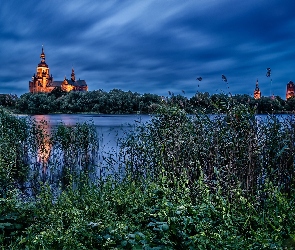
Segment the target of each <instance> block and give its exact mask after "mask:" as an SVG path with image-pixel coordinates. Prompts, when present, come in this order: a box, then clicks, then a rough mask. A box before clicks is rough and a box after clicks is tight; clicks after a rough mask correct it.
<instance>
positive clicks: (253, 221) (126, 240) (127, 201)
mask: <svg viewBox="0 0 295 250" xmlns="http://www.w3.org/2000/svg"><path fill="white" fill-rule="evenodd" d="M3 117H5V119H7V121H9V119H11V123H7V122H5V123H2V127H1V129H2V130H3V131H4V129H6V130H8V128H4V127H5V124H12V126H10V128H9V129H11V130H12V131H16V132H17V131H19V133H20V134H21V135H22V133H23V132H24V131H27V132H25V133H26V134H24V135H23V137H21V136H20V135H18V137H17V138H19V139H20V138H23V140H20V142H21V143H23V144H21V145H23V146H26V147H29V148H31V149H30V150H31V151H30V150H23V151H21V152H23V154H17V153H16V152H18V151H16V148H17V147H16V146H13V145H15V144H14V143H15V142H14V141H13V140H10V139H9V138H8V137H7V136H4V135H3V134H2V137H1V143H2V144H1V150H2V151H1V152H4V147H2V146H3V145H8V144H7V143H10V144H9V145H11V146H10V148H11V151H12V152H9V150H8V149H6V151H5V152H7V154H10V156H11V157H12V158H11V159H14V161H8V160H9V159H10V158H8V157H4V156H3V154H1V157H2V158H1V164H2V165H0V167H1V171H2V172H1V174H2V175H3V176H5V173H6V169H9V167H10V168H11V169H16V170H15V172H17V170H18V169H24V170H25V171H23V173H24V174H23V176H26V178H27V179H25V181H27V182H28V181H31V182H32V181H33V179H34V178H35V180H38V181H35V182H34V183H35V184H34V185H36V188H35V190H36V191H35V193H34V196H31V198H30V199H25V200H23V199H22V196H21V195H20V194H22V192H23V190H22V189H19V187H20V186H21V185H19V186H18V185H12V184H13V183H18V180H19V179H18V178H19V177H18V175H17V176H13V175H10V180H11V184H10V185H6V186H5V187H6V188H3V187H2V198H0V232H2V234H0V246H1V247H2V248H3V249H294V247H295V206H294V200H295V198H294V197H295V192H294V134H295V130H294V120H292V119H285V120H278V119H277V118H276V117H275V116H271V115H270V116H266V117H265V119H262V120H257V119H256V117H255V110H251V109H250V108H249V107H247V106H244V105H234V103H232V102H229V103H225V104H224V107H223V108H222V114H216V115H212V116H208V115H205V114H202V113H200V112H198V113H196V114H194V115H188V114H187V113H185V112H184V111H183V110H180V109H178V108H171V107H162V108H161V109H160V110H159V114H158V115H157V116H154V117H153V118H152V120H151V121H150V122H148V123H147V124H144V125H143V126H139V127H137V130H136V131H135V133H131V134H130V135H129V136H128V137H127V138H125V139H122V144H121V156H120V159H121V162H120V164H121V166H120V168H119V171H120V172H119V173H114V174H113V175H108V176H104V178H101V179H99V180H98V179H96V176H95V175H94V174H91V173H97V172H99V171H97V170H98V169H99V168H101V166H96V165H95V162H94V161H95V155H97V152H95V150H97V147H98V145H97V135H96V133H95V131H94V130H93V129H92V127H91V126H90V125H89V124H88V125H87V124H80V125H77V126H75V127H67V126H64V125H62V126H60V127H58V128H57V129H55V130H53V131H52V132H50V133H47V134H46V133H44V132H42V131H43V129H44V128H46V126H48V125H47V124H46V123H44V124H31V125H30V126H28V125H27V123H25V122H23V121H22V120H19V119H17V120H15V118H14V117H11V116H10V115H8V114H3ZM1 119H4V118H1ZM25 126H26V127H25ZM18 127H21V128H22V129H20V130H18V129H17V128H18ZM24 128H26V129H25V130H24ZM46 131H48V129H46ZM14 133H15V132H11V134H14ZM14 138H15V137H14ZM5 143H6V144H5ZM18 143H19V141H18ZM46 143H49V145H51V147H47V146H46ZM17 145H19V144H17ZM18 150H19V149H18ZM26 152H28V153H29V156H30V157H29V159H30V162H27V160H26V161H23V163H24V165H20V166H25V167H24V168H19V165H17V164H15V165H12V167H11V165H10V163H11V162H16V159H18V158H19V156H27V154H26ZM40 153H44V154H40ZM33 156H34V157H33ZM38 156H41V157H39V158H38ZM13 157H14V158H13ZM21 159H27V157H21ZM32 159H33V160H32ZM114 160H115V159H114ZM110 162H112V161H110ZM4 163H5V164H4ZM26 164H33V165H34V166H35V169H33V171H32V172H30V171H28V169H27V166H28V165H26ZM110 167H112V166H110ZM93 170H94V172H93ZM11 172H12V171H11ZM30 173H31V174H30ZM32 173H33V174H32ZM6 174H7V173H6ZM32 178H33V179H32ZM3 183H4V182H3ZM54 183H63V184H62V185H61V186H60V189H59V190H60V192H59V193H58V195H56V193H55V192H54V190H53V188H52V186H53V184H54ZM1 185H2V184H1ZM56 185H59V184H56Z"/></svg>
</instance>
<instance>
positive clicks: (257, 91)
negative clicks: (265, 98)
mask: <svg viewBox="0 0 295 250" xmlns="http://www.w3.org/2000/svg"><path fill="white" fill-rule="evenodd" d="M260 97H261V92H260V89H259V86H258V79H257V80H256V88H255V90H254V98H255V99H260Z"/></svg>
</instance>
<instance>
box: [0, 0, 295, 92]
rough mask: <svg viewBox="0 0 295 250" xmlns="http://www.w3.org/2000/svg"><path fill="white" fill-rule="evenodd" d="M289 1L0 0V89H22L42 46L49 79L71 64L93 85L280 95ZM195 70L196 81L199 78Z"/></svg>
mask: <svg viewBox="0 0 295 250" xmlns="http://www.w3.org/2000/svg"><path fill="white" fill-rule="evenodd" d="M294 9H295V2H292V1H288V2H284V3H282V2H281V1H279V0H269V1H266V0H262V1H258V2H257V1H254V0H249V1H233V0H218V1H217V0H201V1H195V0H187V1H178V0H149V1H131V0H126V1H114V0H110V1H90V0H85V1H78V0H73V1H69V0H67V1H57V0H51V1H46V2H45V1H39V2H36V1H32V0H28V1H25V2H22V1H18V2H15V1H3V3H1V8H0V43H1V47H0V63H1V67H0V79H1V80H0V83H1V84H0V93H16V94H18V95H20V94H23V93H25V92H28V81H29V80H30V79H31V77H32V75H33V74H34V73H35V70H36V66H37V64H38V62H39V55H40V51H41V45H42V44H44V49H45V53H46V62H47V63H48V65H49V67H50V73H52V74H53V77H54V78H55V79H56V80H61V79H63V78H64V76H65V75H67V76H69V75H70V73H71V68H72V67H74V68H75V72H76V75H77V77H78V78H79V77H80V78H81V79H85V80H86V81H87V83H88V85H89V89H90V90H94V89H104V90H106V91H108V90H110V89H113V88H120V89H122V90H125V91H128V90H131V91H137V92H140V93H144V92H150V93H156V94H159V95H167V91H172V92H174V93H175V94H177V93H179V94H180V93H181V90H185V92H186V94H187V95H188V96H191V95H193V94H194V93H195V92H196V91H208V92H209V93H211V94H213V93H215V92H219V91H227V86H224V83H223V82H222V81H221V74H225V75H226V76H227V78H228V81H229V86H230V91H231V92H232V93H233V94H243V93H245V94H253V90H254V88H255V83H256V79H257V78H258V79H259V84H260V88H261V90H262V94H263V95H269V79H268V78H266V76H265V69H266V67H271V68H272V72H273V74H272V80H273V86H272V88H273V91H274V93H275V94H276V95H280V96H282V97H284V95H285V87H286V83H287V82H288V81H290V80H293V81H294V80H295V70H294V65H295V62H294V60H295V59H294V58H295V47H294V42H295V33H294V29H295V17H294V13H293V12H294ZM198 76H202V77H203V81H202V82H201V83H199V84H198V82H197V81H196V77H198Z"/></svg>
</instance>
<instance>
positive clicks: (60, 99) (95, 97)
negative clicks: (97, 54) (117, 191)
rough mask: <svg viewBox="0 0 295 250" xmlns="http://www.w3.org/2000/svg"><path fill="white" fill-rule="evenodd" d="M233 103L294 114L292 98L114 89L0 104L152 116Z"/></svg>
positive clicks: (7, 98)
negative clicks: (161, 111) (174, 108)
mask: <svg viewBox="0 0 295 250" xmlns="http://www.w3.org/2000/svg"><path fill="white" fill-rule="evenodd" d="M230 100H233V101H234V102H235V103H236V104H244V105H249V106H250V107H255V108H256V112H257V113H258V114H271V113H276V114H278V113H291V112H294V111H295V99H294V98H291V99H288V100H287V101H285V100H283V99H282V98H280V97H279V96H276V97H274V98H269V97H262V98H260V99H258V100H255V99H254V98H253V97H251V96H249V95H235V96H229V95H226V94H213V95H210V94H209V93H207V92H205V93H201V92H197V93H196V94H195V95H194V96H192V97H191V98H187V97H185V96H184V95H174V94H173V93H171V92H169V93H168V96H166V97H164V96H158V95H155V94H149V93H145V94H139V93H137V92H134V93H133V92H131V91H128V92H124V91H122V90H119V89H113V90H111V91H109V92H106V91H103V90H95V91H89V92H70V93H66V92H63V91H61V90H60V89H55V90H53V91H52V92H51V93H37V94H32V93H26V94H24V95H21V96H20V97H19V98H18V97H17V96H15V95H0V105H2V106H3V107H5V108H8V109H9V110H11V111H13V112H15V113H24V114H49V113H100V114H132V113H145V114H146V113H154V112H155V111H156V110H158V108H159V106H163V105H164V106H167V105H168V106H171V107H172V106H178V107H179V108H181V109H184V110H185V111H186V112H188V113H194V112H196V110H200V109H201V110H202V112H205V113H215V112H218V110H220V108H222V103H224V102H228V101H230Z"/></svg>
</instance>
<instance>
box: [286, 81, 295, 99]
mask: <svg viewBox="0 0 295 250" xmlns="http://www.w3.org/2000/svg"><path fill="white" fill-rule="evenodd" d="M292 97H295V85H294V83H293V82H292V81H290V82H288V83H287V91H286V100H288V99H289V98H292Z"/></svg>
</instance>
